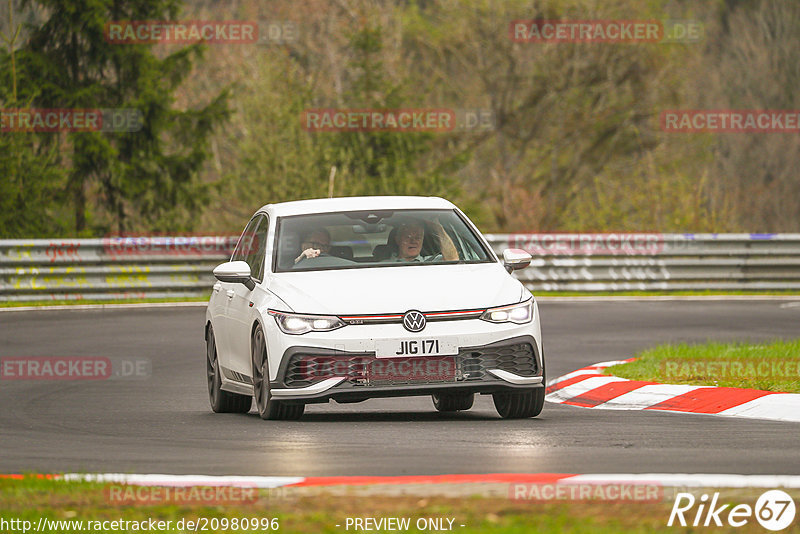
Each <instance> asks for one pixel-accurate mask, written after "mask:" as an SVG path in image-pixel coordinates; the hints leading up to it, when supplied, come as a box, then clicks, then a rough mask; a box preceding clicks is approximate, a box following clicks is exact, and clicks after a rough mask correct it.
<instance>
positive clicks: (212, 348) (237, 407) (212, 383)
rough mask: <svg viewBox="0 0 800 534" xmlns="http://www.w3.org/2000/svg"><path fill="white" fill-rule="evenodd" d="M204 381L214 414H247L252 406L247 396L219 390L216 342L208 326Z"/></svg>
mask: <svg viewBox="0 0 800 534" xmlns="http://www.w3.org/2000/svg"><path fill="white" fill-rule="evenodd" d="M206 381H207V382H208V400H209V402H210V403H211V409H212V410H213V411H214V412H215V413H247V412H249V411H250V406H252V404H253V398H252V397H250V396H249V395H239V394H238V393H231V392H229V391H223V390H222V389H220V386H221V385H222V378H221V376H220V370H219V360H218V359H217V340H216V338H215V337H214V327H213V326H211V325H208V334H207V335H206Z"/></svg>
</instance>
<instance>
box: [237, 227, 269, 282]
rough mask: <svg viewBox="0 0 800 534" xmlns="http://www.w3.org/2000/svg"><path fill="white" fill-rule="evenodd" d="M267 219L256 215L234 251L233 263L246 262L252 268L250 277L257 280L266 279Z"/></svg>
mask: <svg viewBox="0 0 800 534" xmlns="http://www.w3.org/2000/svg"><path fill="white" fill-rule="evenodd" d="M268 226H269V224H268V220H267V217H266V216H264V215H261V214H259V215H256V216H255V217H253V219H252V220H251V221H250V222H249V223H248V224H247V227H246V228H245V229H244V232H242V235H241V237H240V238H239V243H238V244H237V245H236V249H235V250H234V251H233V256H231V261H244V262H247V264H248V265H249V266H250V275H251V276H252V277H253V278H255V279H256V280H259V281H260V280H262V279H263V278H264V256H265V254H266V248H267V227H268Z"/></svg>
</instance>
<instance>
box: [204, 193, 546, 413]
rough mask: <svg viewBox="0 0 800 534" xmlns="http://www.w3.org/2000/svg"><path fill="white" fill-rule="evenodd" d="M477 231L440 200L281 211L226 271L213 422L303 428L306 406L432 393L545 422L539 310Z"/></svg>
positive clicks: (264, 220) (521, 256) (370, 200)
mask: <svg viewBox="0 0 800 534" xmlns="http://www.w3.org/2000/svg"><path fill="white" fill-rule="evenodd" d="M530 261H531V256H530V255H529V254H527V253H526V252H524V251H520V250H513V249H510V250H506V251H505V252H504V254H503V259H502V260H500V259H498V258H497V257H496V256H495V254H494V253H493V252H492V249H491V248H490V247H489V245H488V244H487V242H486V240H485V239H484V237H483V236H482V235H481V234H480V232H479V231H478V229H477V228H476V227H475V225H473V224H472V222H471V221H470V220H469V219H468V218H467V217H466V216H465V215H464V214H463V213H462V212H461V211H460V210H459V209H458V208H457V207H455V206H454V205H453V204H451V203H450V202H448V201H447V200H444V199H441V198H434V197H400V196H398V197H352V198H334V199H319V200H303V201H297V202H285V203H281V204H270V205H267V206H264V207H263V208H261V209H259V210H258V211H257V212H256V214H255V215H254V216H253V218H252V219H251V220H250V222H249V223H248V224H247V227H246V228H245V229H244V232H243V233H242V236H241V237H240V238H239V242H238V244H237V245H236V249H235V250H234V252H233V255H232V257H231V261H229V262H227V263H223V264H222V265H220V266H218V267H217V268H216V269H214V276H215V277H216V278H217V280H218V281H217V282H216V283H215V284H214V289H213V292H212V294H211V299H210V301H209V304H208V310H207V313H206V325H205V338H206V346H207V360H206V366H207V378H208V393H209V397H210V401H211V407H212V409H213V410H214V411H215V412H241V413H246V412H248V411H249V410H250V407H251V404H252V398H253V397H255V401H256V402H255V404H256V408H257V409H258V413H259V414H260V415H261V417H262V418H264V419H298V418H299V417H300V416H302V414H303V410H304V407H305V405H306V404H308V403H316V402H328V401H329V400H330V399H333V400H335V401H337V402H340V403H344V402H358V401H362V400H365V399H369V398H374V397H400V396H410V395H431V396H432V397H433V404H434V406H435V408H436V409H437V410H439V411H442V412H452V411H458V410H468V409H469V408H470V407H472V403H473V399H474V395H475V393H481V394H491V395H492V396H493V399H494V405H495V407H496V409H497V411H498V413H499V414H500V415H501V416H502V417H504V418H522V417H533V416H536V415H538V414H539V413H540V412H541V410H542V406H543V404H544V394H545V389H544V384H545V373H544V354H543V349H542V338H541V327H540V322H539V311H538V309H537V305H536V301H535V300H534V298H533V297H532V296H531V293H530V292H529V291H528V290H526V289H525V287H523V285H522V284H521V283H520V282H519V281H518V280H516V279H515V278H514V277H512V276H511V274H510V273H511V272H512V271H513V270H514V269H520V268H524V267H526V266H527V265H529V264H530Z"/></svg>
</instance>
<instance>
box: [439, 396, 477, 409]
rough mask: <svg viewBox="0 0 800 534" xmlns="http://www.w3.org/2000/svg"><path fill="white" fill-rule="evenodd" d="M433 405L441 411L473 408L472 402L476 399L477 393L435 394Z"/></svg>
mask: <svg viewBox="0 0 800 534" xmlns="http://www.w3.org/2000/svg"><path fill="white" fill-rule="evenodd" d="M431 397H433V407H434V408H436V409H437V410H438V411H440V412H458V411H461V410H469V409H470V408H472V403H473V402H474V401H475V395H474V394H472V393H467V394H463V393H462V394H453V393H450V394H446V393H442V394H435V393H434V394H433V395H431Z"/></svg>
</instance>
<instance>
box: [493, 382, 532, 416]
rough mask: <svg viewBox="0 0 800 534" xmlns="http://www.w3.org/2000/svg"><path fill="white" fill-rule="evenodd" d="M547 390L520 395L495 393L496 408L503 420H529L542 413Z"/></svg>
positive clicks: (520, 393) (523, 392)
mask: <svg viewBox="0 0 800 534" xmlns="http://www.w3.org/2000/svg"><path fill="white" fill-rule="evenodd" d="M544 394H545V388H544V387H540V388H536V389H533V390H529V391H522V392H519V393H516V392H512V393H493V394H492V399H493V400H494V407H495V409H496V410H497V413H499V414H500V417H502V418H503V419H527V418H529V417H536V416H537V415H539V414H540V413H542V407H544Z"/></svg>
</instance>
